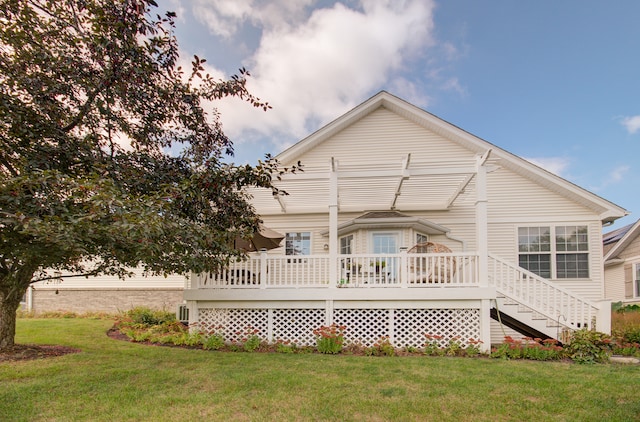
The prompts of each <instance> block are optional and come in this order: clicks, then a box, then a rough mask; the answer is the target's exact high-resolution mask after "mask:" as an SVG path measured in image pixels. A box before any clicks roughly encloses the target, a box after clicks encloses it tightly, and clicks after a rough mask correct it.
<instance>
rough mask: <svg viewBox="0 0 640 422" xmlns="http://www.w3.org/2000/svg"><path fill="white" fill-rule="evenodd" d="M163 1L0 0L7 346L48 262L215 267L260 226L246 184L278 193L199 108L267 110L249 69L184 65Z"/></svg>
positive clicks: (0, 178)
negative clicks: (228, 72)
mask: <svg viewBox="0 0 640 422" xmlns="http://www.w3.org/2000/svg"><path fill="white" fill-rule="evenodd" d="M155 7H157V5H156V3H155V2H154V1H153V0H64V1H63V0H50V1H46V0H0V43H1V45H0V117H1V118H0V350H2V349H6V348H10V347H12V346H13V344H14V338H15V321H16V311H17V308H18V306H19V303H20V299H21V297H22V296H23V295H24V294H25V292H26V290H27V288H28V286H29V285H30V284H31V283H33V282H34V281H38V280H42V279H45V278H47V277H48V274H50V273H49V272H47V271H52V270H55V271H65V272H73V273H74V274H83V275H87V276H88V275H99V274H118V275H120V276H126V274H127V268H131V267H136V266H138V265H141V266H143V268H144V269H145V270H146V271H147V272H150V273H153V274H162V273H164V274H167V273H188V272H189V271H196V272H201V271H215V270H216V269H218V268H220V267H221V266H223V265H225V263H228V262H229V260H231V259H233V258H239V257H242V255H243V252H242V251H238V250H235V249H234V248H233V240H234V239H235V238H236V237H238V236H240V237H244V238H248V237H249V236H251V234H252V233H253V232H254V231H255V230H257V227H258V224H259V221H260V220H259V216H257V215H256V213H255V210H254V209H253V207H252V206H251V205H250V203H249V202H248V199H249V198H248V196H247V194H246V193H244V190H243V189H244V188H245V187H247V186H257V187H263V188H267V189H271V190H272V191H273V193H274V195H278V194H283V192H279V191H278V190H277V188H275V187H274V185H273V183H272V181H273V178H274V177H279V176H278V175H279V174H282V170H280V169H279V166H278V163H277V162H276V161H275V160H273V159H271V158H270V157H269V156H267V158H266V160H265V161H264V162H262V161H261V162H259V163H258V165H256V166H249V165H245V166H236V165H233V164H227V163H225V157H226V156H227V155H232V154H233V146H232V143H231V141H230V140H229V139H228V138H227V137H226V136H225V135H224V133H223V131H222V127H221V124H220V121H219V116H218V115H217V113H215V112H214V113H210V114H208V113H207V112H206V111H205V108H204V103H205V102H207V101H215V100H217V99H220V98H222V97H225V96H235V97H238V98H240V99H243V100H246V101H248V102H249V103H250V104H252V105H253V106H255V107H259V108H263V109H264V110H267V109H268V108H269V105H268V104H267V103H264V102H262V101H260V100H259V99H258V98H255V97H254V96H253V95H251V94H250V93H249V92H248V91H247V88H246V77H247V76H248V73H247V72H246V71H245V70H244V69H241V70H240V72H239V75H236V76H233V77H232V78H231V79H230V80H226V81H223V80H214V79H213V78H212V77H210V76H209V75H205V74H203V73H204V68H203V63H204V62H205V60H203V59H200V58H198V57H197V56H196V57H195V58H194V59H193V62H192V67H193V68H192V69H191V70H190V71H188V72H185V71H184V70H183V69H182V68H181V67H179V66H178V46H177V40H176V38H175V36H174V35H173V28H174V19H175V17H176V15H175V14H174V13H172V12H168V13H166V14H165V15H163V16H160V15H152V10H153V9H154V8H155ZM176 150H179V153H174V154H170V153H168V151H176ZM295 170H296V168H295V167H294V168H293V171H295ZM289 171H291V169H290V170H289Z"/></svg>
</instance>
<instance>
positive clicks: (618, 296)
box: [602, 220, 640, 304]
mask: <svg viewBox="0 0 640 422" xmlns="http://www.w3.org/2000/svg"><path fill="white" fill-rule="evenodd" d="M602 244H603V250H604V291H605V297H606V298H609V299H611V300H612V301H613V302H622V303H624V304H634V303H635V304H640V220H638V221H636V222H635V223H634V224H629V225H626V226H624V227H621V228H619V229H617V230H614V231H611V232H609V233H606V234H605V235H604V236H603V239H602Z"/></svg>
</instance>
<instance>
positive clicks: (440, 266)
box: [408, 242, 456, 283]
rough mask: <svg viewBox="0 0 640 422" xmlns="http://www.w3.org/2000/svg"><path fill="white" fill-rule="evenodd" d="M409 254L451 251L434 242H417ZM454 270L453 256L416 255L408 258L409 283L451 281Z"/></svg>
mask: <svg viewBox="0 0 640 422" xmlns="http://www.w3.org/2000/svg"><path fill="white" fill-rule="evenodd" d="M408 253H409V254H430V253H432V254H437V253H451V249H449V248H448V247H446V246H445V245H442V244H440V243H435V242H424V243H418V244H417V245H415V246H413V247H412V248H411V249H409V250H408ZM455 272H456V259H455V257H453V256H436V257H418V258H411V257H410V260H409V283H451V281H452V279H453V276H454V275H455Z"/></svg>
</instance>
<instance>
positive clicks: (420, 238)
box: [416, 233, 429, 245]
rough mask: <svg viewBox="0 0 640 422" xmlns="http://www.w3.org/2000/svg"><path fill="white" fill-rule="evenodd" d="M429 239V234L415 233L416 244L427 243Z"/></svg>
mask: <svg viewBox="0 0 640 422" xmlns="http://www.w3.org/2000/svg"><path fill="white" fill-rule="evenodd" d="M428 241H429V236H427V235H426V234H422V233H416V245H419V244H421V243H427V242H428Z"/></svg>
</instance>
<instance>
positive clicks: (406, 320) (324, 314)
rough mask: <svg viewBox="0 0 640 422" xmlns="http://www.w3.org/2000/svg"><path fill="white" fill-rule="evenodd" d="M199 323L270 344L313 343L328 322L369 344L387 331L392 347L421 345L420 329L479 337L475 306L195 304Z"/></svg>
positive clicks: (445, 336)
mask: <svg viewBox="0 0 640 422" xmlns="http://www.w3.org/2000/svg"><path fill="white" fill-rule="evenodd" d="M198 314H199V321H198V325H199V326H200V328H201V329H203V330H204V331H207V332H210V333H212V332H215V333H218V334H222V335H223V336H224V339H225V340H226V341H230V342H241V341H243V339H245V338H246V337H247V334H248V333H253V332H257V335H258V336H259V337H260V338H261V339H262V340H263V341H267V342H269V343H273V342H276V341H288V342H290V343H294V344H296V345H298V346H313V345H315V343H316V340H315V337H314V335H313V330H314V329H316V328H318V327H320V326H322V325H328V324H331V323H336V324H338V325H343V326H345V327H346V332H345V340H346V342H347V343H351V344H359V345H362V346H365V347H370V346H372V345H373V344H374V343H375V342H376V341H378V340H379V339H380V337H381V336H389V340H390V341H391V344H393V345H394V346H395V347H424V345H425V334H430V335H433V336H440V340H439V342H440V343H441V346H443V347H444V346H446V345H447V343H448V342H449V340H451V339H453V338H457V339H458V341H459V342H460V343H461V344H462V345H463V346H466V345H467V344H468V341H469V339H475V340H477V339H479V338H480V318H481V317H480V310H479V309H474V308H463V309H325V308H321V309H261V308H232V309H222V308H200V309H199V312H198Z"/></svg>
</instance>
